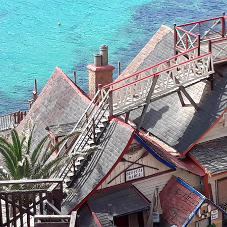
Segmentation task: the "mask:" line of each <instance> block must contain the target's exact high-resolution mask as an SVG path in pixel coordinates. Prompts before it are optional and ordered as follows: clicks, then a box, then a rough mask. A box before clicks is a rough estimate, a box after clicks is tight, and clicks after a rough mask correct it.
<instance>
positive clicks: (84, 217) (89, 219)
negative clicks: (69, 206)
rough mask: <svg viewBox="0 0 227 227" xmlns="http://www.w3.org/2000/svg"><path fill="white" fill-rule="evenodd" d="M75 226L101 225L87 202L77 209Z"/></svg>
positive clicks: (97, 226) (91, 226)
mask: <svg viewBox="0 0 227 227" xmlns="http://www.w3.org/2000/svg"><path fill="white" fill-rule="evenodd" d="M75 226H76V227H82V226H89V227H99V225H98V224H97V222H96V220H95V218H94V216H93V215H92V213H91V211H90V209H89V207H88V205H87V203H84V204H83V205H82V206H81V207H80V209H79V210H78V211H77V218H76V225H75Z"/></svg>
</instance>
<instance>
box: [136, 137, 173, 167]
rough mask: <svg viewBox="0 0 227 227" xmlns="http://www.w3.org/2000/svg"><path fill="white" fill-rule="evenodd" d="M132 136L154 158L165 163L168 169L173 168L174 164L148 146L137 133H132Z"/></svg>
mask: <svg viewBox="0 0 227 227" xmlns="http://www.w3.org/2000/svg"><path fill="white" fill-rule="evenodd" d="M134 138H135V140H136V141H137V142H139V143H140V144H141V145H142V146H143V147H144V148H145V149H146V150H147V151H148V152H149V153H150V154H151V155H152V156H153V157H154V158H156V159H157V160H158V161H159V162H161V163H162V164H164V165H166V166H167V167H169V168H170V169H174V168H175V166H174V165H172V164H171V163H169V162H168V161H166V160H165V159H163V158H162V157H160V156H159V155H158V154H157V153H156V152H155V151H154V150H153V149H152V148H150V147H149V146H148V145H147V144H146V143H145V142H144V141H143V140H142V139H141V138H140V137H139V136H138V135H136V134H135V135H134Z"/></svg>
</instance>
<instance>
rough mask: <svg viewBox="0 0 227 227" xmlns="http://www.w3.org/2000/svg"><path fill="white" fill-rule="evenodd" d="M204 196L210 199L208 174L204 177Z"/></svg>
mask: <svg viewBox="0 0 227 227" xmlns="http://www.w3.org/2000/svg"><path fill="white" fill-rule="evenodd" d="M203 194H204V195H205V196H206V197H207V198H209V186H208V174H205V176H204V177H203Z"/></svg>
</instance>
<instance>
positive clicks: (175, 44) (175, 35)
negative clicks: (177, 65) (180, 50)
mask: <svg viewBox="0 0 227 227" xmlns="http://www.w3.org/2000/svg"><path fill="white" fill-rule="evenodd" d="M176 26H177V24H176V23H174V24H173V28H174V55H177V48H176V46H177V31H176Z"/></svg>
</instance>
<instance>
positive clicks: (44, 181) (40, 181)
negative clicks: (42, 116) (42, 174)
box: [0, 178, 63, 185]
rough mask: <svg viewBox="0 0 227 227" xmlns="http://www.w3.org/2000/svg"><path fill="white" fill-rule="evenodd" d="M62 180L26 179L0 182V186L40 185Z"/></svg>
mask: <svg viewBox="0 0 227 227" xmlns="http://www.w3.org/2000/svg"><path fill="white" fill-rule="evenodd" d="M62 181H63V179H61V178H54V179H27V180H10V181H0V185H12V184H13V185H16V184H41V183H60V182H62Z"/></svg>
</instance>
